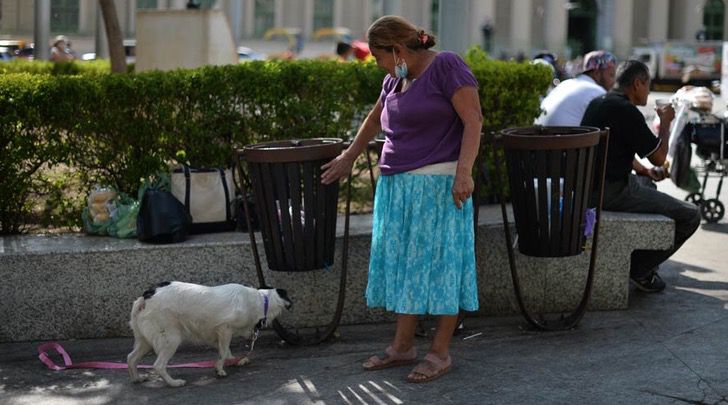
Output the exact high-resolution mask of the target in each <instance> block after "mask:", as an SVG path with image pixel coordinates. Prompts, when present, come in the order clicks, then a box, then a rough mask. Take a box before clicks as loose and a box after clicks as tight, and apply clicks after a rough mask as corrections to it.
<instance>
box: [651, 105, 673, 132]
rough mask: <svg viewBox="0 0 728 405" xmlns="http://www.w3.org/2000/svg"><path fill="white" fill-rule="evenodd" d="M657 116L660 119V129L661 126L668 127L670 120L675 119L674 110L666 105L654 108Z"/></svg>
mask: <svg viewBox="0 0 728 405" xmlns="http://www.w3.org/2000/svg"><path fill="white" fill-rule="evenodd" d="M655 112H656V113H657V116H658V117H660V128H662V126H663V125H668V126H669V125H670V123H671V122H672V120H673V119H674V118H675V109H674V108H672V104H666V105H663V106H660V107H656V108H655Z"/></svg>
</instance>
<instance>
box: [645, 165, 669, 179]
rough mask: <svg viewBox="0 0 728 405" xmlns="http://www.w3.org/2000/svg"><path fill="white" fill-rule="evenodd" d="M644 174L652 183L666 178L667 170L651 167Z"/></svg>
mask: <svg viewBox="0 0 728 405" xmlns="http://www.w3.org/2000/svg"><path fill="white" fill-rule="evenodd" d="M646 174H647V177H649V178H651V179H652V181H662V180H665V179H666V178H667V170H665V169H664V168H662V167H651V168H650V169H649V170H647V173H646Z"/></svg>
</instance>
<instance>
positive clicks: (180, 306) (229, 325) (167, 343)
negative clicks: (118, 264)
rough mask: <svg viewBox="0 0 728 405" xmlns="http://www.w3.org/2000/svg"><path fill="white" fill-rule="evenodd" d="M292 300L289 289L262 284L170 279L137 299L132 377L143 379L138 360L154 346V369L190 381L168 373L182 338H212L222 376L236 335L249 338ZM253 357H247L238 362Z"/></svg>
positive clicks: (130, 358) (129, 360)
mask: <svg viewBox="0 0 728 405" xmlns="http://www.w3.org/2000/svg"><path fill="white" fill-rule="evenodd" d="M290 307H291V301H290V300H289V299H288V295H287V294H286V291H285V290H282V289H260V290H257V289H255V288H252V287H247V286H244V285H241V284H225V285H221V286H217V287H206V286H202V285H198V284H190V283H181V282H178V281H173V282H164V283H160V284H158V285H157V286H156V287H154V288H151V289H149V290H147V291H145V292H144V294H143V296H142V297H139V298H138V299H137V300H136V301H134V305H133V306H132V309H131V320H130V321H129V325H130V326H131V329H132V330H133V331H134V350H133V351H132V352H131V353H129V356H128V357H127V364H128V365H129V377H130V378H131V381H132V382H139V381H143V380H144V378H142V377H140V375H139V372H138V371H137V364H139V361H140V360H141V359H142V357H144V355H145V354H147V353H148V352H149V351H150V350H152V349H154V352H155V353H156V354H157V359H156V361H155V362H154V370H155V371H156V372H157V373H158V374H159V375H160V376H161V377H162V378H163V379H164V381H165V382H166V383H167V384H169V385H171V386H173V387H179V386H182V385H184V384H185V380H175V379H173V378H172V377H170V376H169V374H168V373H167V363H168V362H169V360H170V359H171V358H172V356H173V355H174V353H175V352H176V351H177V347H179V345H180V344H181V343H182V342H193V343H207V344H209V345H211V346H212V347H215V348H217V350H218V351H219V354H220V357H219V358H218V359H217V361H216V362H215V370H217V375H218V376H220V377H224V376H226V375H227V373H225V370H224V369H223V367H224V365H225V360H226V359H231V358H234V357H233V355H232V354H231V353H230V341H231V339H232V338H233V337H236V336H243V337H245V338H249V337H250V336H251V335H252V334H253V333H254V331H255V329H256V328H260V327H262V326H265V324H267V323H268V322H272V321H273V320H274V319H275V318H276V317H277V316H278V315H279V314H280V313H281V312H282V311H283V308H290ZM247 362H248V359H247V357H246V358H243V359H242V360H241V361H240V362H239V363H238V365H244V364H245V363H247Z"/></svg>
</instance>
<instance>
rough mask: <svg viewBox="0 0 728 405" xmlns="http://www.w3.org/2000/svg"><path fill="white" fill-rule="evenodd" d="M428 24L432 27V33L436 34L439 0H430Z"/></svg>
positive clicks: (438, 27)
mask: <svg viewBox="0 0 728 405" xmlns="http://www.w3.org/2000/svg"><path fill="white" fill-rule="evenodd" d="M430 6H431V7H432V8H431V13H430V26H431V27H432V33H433V34H435V35H438V34H439V33H440V0H432V4H431V5H430Z"/></svg>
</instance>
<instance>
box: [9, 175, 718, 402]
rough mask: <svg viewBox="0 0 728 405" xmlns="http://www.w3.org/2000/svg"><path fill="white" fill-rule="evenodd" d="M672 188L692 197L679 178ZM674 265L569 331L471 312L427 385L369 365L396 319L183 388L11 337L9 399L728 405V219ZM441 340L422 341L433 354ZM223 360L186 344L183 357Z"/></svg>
mask: <svg viewBox="0 0 728 405" xmlns="http://www.w3.org/2000/svg"><path fill="white" fill-rule="evenodd" d="M716 183H717V182H716V181H713V182H712V183H711V184H712V185H711V186H710V188H711V191H710V192H709V193H710V194H711V195H714V192H715V191H714V187H715V184H716ZM658 187H659V188H660V190H662V191H665V192H667V193H669V194H671V195H674V196H675V197H678V198H683V197H684V195H685V193H684V192H682V191H680V190H677V189H676V188H675V187H674V186H673V185H672V184H671V183H669V181H665V182H661V183H660V184H659V185H658ZM724 195H725V193H724ZM722 201H723V202H724V203H726V202H727V200H726V198H725V196H723V198H722ZM661 274H662V275H663V278H664V279H665V281H666V282H667V283H668V288H667V290H666V291H664V292H663V293H659V294H643V293H639V292H636V291H634V290H633V291H631V296H630V308H629V309H628V310H626V311H614V312H589V313H587V314H586V316H585V317H584V319H583V321H582V322H581V324H580V325H579V327H578V328H576V329H575V330H572V331H568V332H552V333H542V332H535V331H531V330H528V328H526V325H525V321H523V319H522V318H521V317H509V318H469V319H467V320H466V324H465V326H466V328H465V330H463V331H461V332H460V334H459V335H458V336H457V337H456V338H455V339H454V341H453V344H452V357H453V363H454V369H453V371H452V372H451V373H450V374H448V375H446V376H444V377H442V378H441V379H440V380H437V381H434V382H431V383H427V384H422V385H414V384H409V383H407V382H405V377H406V375H407V373H408V372H409V369H410V368H409V367H403V368H398V369H389V370H382V371H377V372H365V371H363V370H362V369H361V366H360V364H361V362H362V361H363V360H365V359H366V358H367V357H369V356H370V355H372V354H374V353H378V352H380V351H381V350H383V349H384V348H385V347H386V346H387V344H388V343H389V340H390V339H391V337H392V334H393V330H394V325H393V324H376V325H357V326H346V327H342V328H341V330H340V332H341V338H340V339H339V340H337V341H335V342H332V343H327V344H323V345H321V346H318V347H292V346H288V345H284V344H280V343H279V340H278V338H277V337H276V335H275V334H274V333H273V332H271V331H266V333H265V334H264V335H263V336H262V337H261V338H260V340H259V341H258V343H257V344H256V348H255V353H254V357H253V361H252V363H251V364H249V365H247V366H244V367H241V368H237V367H230V368H228V369H227V370H228V377H226V378H224V379H219V378H216V377H215V374H214V371H213V370H212V369H171V371H170V373H171V374H172V375H173V376H174V377H177V378H184V379H186V380H187V382H188V384H187V385H186V386H184V387H181V388H168V387H167V386H166V385H164V383H163V382H162V381H161V380H159V379H156V380H152V381H150V382H147V383H144V384H141V385H132V384H130V383H129V382H128V380H127V374H126V371H125V370H70V371H50V370H48V369H46V368H45V366H43V365H42V364H41V363H40V361H39V360H38V358H37V354H36V348H37V346H38V342H32V343H30V342H28V343H12V344H0V404H3V405H4V404H9V405H21V404H22V405H26V404H27V405H31V404H32V405H35V404H54V405H55V404H93V405H100V404H155V405H156V404H175V405H179V404H201V403H203V404H379V405H381V404H403V403H418V404H441V403H442V404H447V403H454V404H466V403H471V404H473V403H474V404H485V403H496V404H531V403H539V404H551V403H553V404H565V403H585V404H636V403H639V404H640V405H646V404H669V403H690V404H718V403H727V404H728V322H727V321H728V304H727V302H728V220H726V219H723V220H722V221H721V222H719V223H718V224H713V225H706V224H703V225H702V226H701V228H700V229H699V230H698V232H697V233H696V234H695V235H694V236H693V237H692V238H691V239H690V240H688V242H687V243H686V244H685V245H684V246H683V248H682V249H681V250H680V251H678V252H677V253H676V254H675V255H674V256H673V258H672V260H671V261H669V262H667V263H666V264H665V265H664V266H663V267H662V269H661ZM49 287H51V286H49ZM51 288H52V287H51ZM0 302H1V301H0ZM130 305H131V303H130ZM3 310H5V311H8V310H10V311H12V308H7V307H4V308H3ZM425 325H426V329H428V330H429V329H430V328H431V327H433V326H434V323H433V320H432V319H426V320H425ZM465 338H468V339H465ZM61 343H62V344H63V346H64V347H65V348H66V350H67V351H68V352H69V353H70V355H71V357H72V358H73V360H74V361H75V362H83V361H91V360H97V361H99V360H108V361H124V360H125V359H126V355H127V354H128V352H129V351H131V347H132V340H131V339H105V340H104V339H99V340H76V341H66V342H61ZM243 344H244V342H241V341H236V342H235V344H234V346H233V352H234V353H235V354H241V353H242V352H243V350H244V347H243ZM427 344H428V340H427V339H426V338H418V340H417V346H418V348H419V350H420V357H422V356H423V355H424V354H425V353H426V350H427ZM214 356H215V351H214V350H213V349H207V348H202V347H185V348H182V349H181V350H180V351H179V352H178V353H177V355H176V356H175V357H174V359H173V361H174V362H175V363H180V362H190V361H201V360H209V359H213V358H214ZM145 360H146V361H145V363H151V362H152V361H153V357H152V356H148V357H147V358H146V359H145ZM56 362H57V363H59V364H60V359H56Z"/></svg>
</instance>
